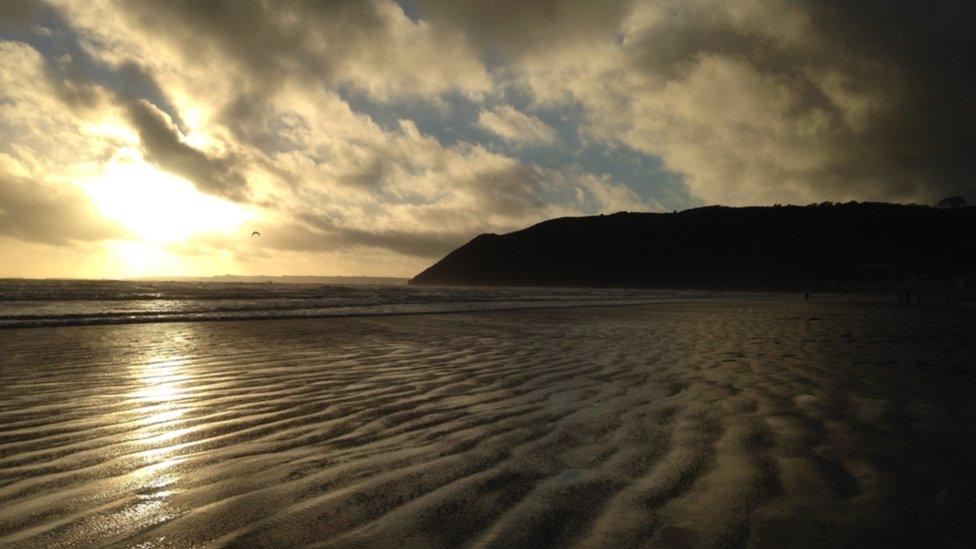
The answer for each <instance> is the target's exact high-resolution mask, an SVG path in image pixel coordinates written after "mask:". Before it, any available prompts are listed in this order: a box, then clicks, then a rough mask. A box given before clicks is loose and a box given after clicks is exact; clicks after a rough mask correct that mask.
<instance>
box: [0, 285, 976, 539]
mask: <svg viewBox="0 0 976 549" xmlns="http://www.w3.org/2000/svg"><path fill="white" fill-rule="evenodd" d="M973 313H974V310H973V309H972V308H965V307H961V306H953V305H938V304H923V305H914V304H913V305H912V306H905V305H904V304H899V303H897V302H894V300H890V301H885V300H882V299H877V298H872V299H867V298H858V297H856V296H855V297H834V298H820V297H819V296H814V299H812V300H811V301H809V302H807V301H804V300H803V298H802V296H799V297H798V296H795V295H793V296H787V295H783V296H766V297H756V298H741V299H724V298H710V299H699V300H689V301H680V300H678V301H673V302H663V303H653V304H645V305H641V304H633V305H626V306H614V307H610V306H606V307H566V308H537V309H531V310H509V311H504V310H503V311H481V312H460V313H458V312H451V313H445V314H411V315H397V314H393V315H387V316H370V315H365V316H355V317H337V318H292V319H275V320H250V321H241V320H226V321H221V322H140V323H120V324H111V325H88V326H60V327H58V326H55V327H35V328H15V329H6V330H0V374H2V385H0V546H10V547H41V546H46V547H78V546H93V545H118V546H138V547H186V546H212V545H232V546H241V547H257V546H299V545H321V546H330V547H331V546H334V547H346V546H364V547H391V546H397V547H455V546H463V545H477V546H497V547H537V546H547V545H554V546H583V547H631V546H638V547H640V546H650V547H744V546H748V547H787V546H789V547H796V546H810V547H838V546H856V547H865V546H878V547H890V546H925V547H952V546H974V545H976V528H974V527H973V524H972V518H973V517H974V516H976V500H974V499H973V497H972V494H973V493H974V490H976V429H974V427H973V425H974V420H976V399H974V398H973V395H974V392H976V337H974V336H976V314H973Z"/></svg>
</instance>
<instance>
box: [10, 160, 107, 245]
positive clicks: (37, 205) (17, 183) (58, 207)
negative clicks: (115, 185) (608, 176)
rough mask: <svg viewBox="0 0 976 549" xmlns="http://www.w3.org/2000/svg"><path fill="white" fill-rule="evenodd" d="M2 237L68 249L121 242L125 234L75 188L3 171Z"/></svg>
mask: <svg viewBox="0 0 976 549" xmlns="http://www.w3.org/2000/svg"><path fill="white" fill-rule="evenodd" d="M0 235H4V236H9V237H13V238H16V239H19V240H25V241H28V242H38V243H42V244H52V245H67V244H71V243H72V242H76V241H94V240H102V239H107V238H120V237H124V236H125V232H124V231H123V230H122V229H121V228H120V227H117V226H115V225H113V224H112V223H109V222H108V221H106V220H104V219H103V218H102V217H101V216H100V215H99V214H98V213H97V211H96V210H95V209H94V207H93V205H92V204H91V202H90V200H89V199H88V197H87V196H85V195H84V193H82V192H81V191H79V190H77V189H75V188H73V187H71V186H64V185H45V184H42V183H38V182H36V181H33V180H30V179H26V178H22V177H17V176H15V175H12V174H10V173H7V172H3V171H0Z"/></svg>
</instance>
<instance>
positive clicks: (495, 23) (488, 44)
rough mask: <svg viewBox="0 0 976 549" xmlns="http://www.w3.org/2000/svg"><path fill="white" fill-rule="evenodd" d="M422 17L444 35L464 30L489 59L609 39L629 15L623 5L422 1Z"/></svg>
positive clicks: (618, 1)
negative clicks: (443, 30)
mask: <svg viewBox="0 0 976 549" xmlns="http://www.w3.org/2000/svg"><path fill="white" fill-rule="evenodd" d="M414 3H415V4H416V5H417V8H418V13H419V15H420V16H421V17H423V18H427V19H429V20H430V21H431V22H432V23H433V24H434V25H437V26H438V27H440V28H443V29H450V28H461V29H463V32H464V34H465V36H467V37H468V39H469V40H470V41H471V42H472V43H473V44H474V45H476V46H478V47H479V48H481V49H482V51H483V52H484V53H485V54H486V55H485V57H486V60H487V61H492V60H494V59H493V58H494V56H495V55H503V56H508V57H518V56H519V55H521V53H523V52H525V51H526V50H531V49H534V48H539V47H560V45H565V44H567V43H569V42H574V41H582V40H587V39H591V38H594V37H603V36H606V35H607V34H609V35H610V36H614V35H615V34H616V33H617V32H618V31H619V29H620V26H621V23H622V21H623V18H624V17H625V16H626V15H627V13H628V11H629V4H630V3H629V2H626V1H622V0H604V1H600V2H592V1H575V2H573V1H565V0H537V1H532V2H525V1H522V0H499V1H494V2H484V1H479V0H416V1H415V2H414Z"/></svg>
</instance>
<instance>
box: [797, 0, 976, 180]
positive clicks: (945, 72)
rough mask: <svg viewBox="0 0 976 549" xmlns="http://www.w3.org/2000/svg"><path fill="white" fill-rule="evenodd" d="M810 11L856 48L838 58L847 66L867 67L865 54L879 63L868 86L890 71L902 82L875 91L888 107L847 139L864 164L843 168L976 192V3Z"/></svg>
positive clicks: (835, 39)
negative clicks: (974, 60)
mask: <svg viewBox="0 0 976 549" xmlns="http://www.w3.org/2000/svg"><path fill="white" fill-rule="evenodd" d="M813 13H814V19H813V20H814V22H815V24H816V25H817V27H818V29H820V30H821V32H823V33H824V35H825V36H828V37H829V38H830V40H831V42H832V43H834V44H836V45H837V47H838V49H844V50H847V51H852V52H858V53H859V55H858V56H857V57H855V58H853V59H845V58H844V57H841V58H840V59H841V60H842V61H844V60H846V61H847V62H848V63H849V64H850V66H848V67H847V70H850V71H852V72H853V71H857V70H859V69H862V68H864V65H865V63H864V61H865V60H866V61H868V62H871V63H872V64H873V66H874V67H878V68H876V69H875V70H873V71H872V70H870V69H868V70H867V71H865V79H866V80H867V82H866V84H867V85H871V84H875V85H877V86H878V87H881V86H883V85H884V84H885V82H886V80H888V78H886V76H887V75H886V74H884V73H885V71H891V72H893V73H894V75H895V76H896V77H898V79H899V81H900V84H901V86H900V88H896V89H894V90H891V89H888V90H885V89H878V90H877V93H879V94H887V97H889V98H890V100H891V101H892V104H891V107H890V108H889V109H887V110H886V111H885V112H882V113H879V116H877V117H875V118H874V119H873V120H872V123H871V125H870V126H869V127H868V129H867V131H865V132H864V133H863V135H861V136H859V137H860V138H861V139H862V141H861V142H860V143H857V142H852V143H850V144H851V145H853V146H857V149H856V150H857V151H858V152H859V153H861V154H860V158H863V159H864V163H863V164H860V165H858V164H856V163H855V164H853V165H850V166H841V169H842V170H843V169H845V168H846V169H850V170H852V171H855V170H858V169H862V170H864V169H866V170H869V171H873V172H874V173H877V174H881V175H882V176H887V177H886V179H887V180H888V181H889V182H890V183H892V184H895V185H899V184H900V185H903V186H905V187H908V188H911V187H914V186H921V187H923V188H924V189H925V190H927V191H928V192H927V194H928V195H929V196H930V197H931V198H933V199H935V198H938V197H939V196H945V195H950V194H966V195H968V196H970V197H972V198H976V71H973V70H972V52H973V51H976V7H974V6H973V4H972V3H971V2H961V1H925V2H908V1H900V2H881V1H870V2H835V1H825V2H823V3H820V4H817V5H815V6H814V10H813ZM879 72H880V73H881V74H879ZM872 80H874V82H872ZM841 175H843V172H842V174H841ZM882 184H884V183H882ZM898 190H899V189H897V188H896V189H895V191H896V192H897V191H898Z"/></svg>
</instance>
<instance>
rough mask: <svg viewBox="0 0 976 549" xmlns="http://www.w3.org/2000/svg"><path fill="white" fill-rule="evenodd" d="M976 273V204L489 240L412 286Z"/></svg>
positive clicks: (803, 284)
mask: <svg viewBox="0 0 976 549" xmlns="http://www.w3.org/2000/svg"><path fill="white" fill-rule="evenodd" d="M974 272H976V207H966V208H955V209H938V208H930V207H927V206H903V205H893V204H877V203H868V204H856V203H849V204H837V205H815V206H802V207H801V206H784V207H778V206H777V207H749V208H726V207H718V206H713V207H707V208H698V209H694V210H686V211H683V212H679V213H673V214H659V213H618V214H614V215H606V216H594V217H578V218H561V219H553V220H550V221H545V222H543V223H539V224H538V225H534V226H532V227H529V228H527V229H524V230H521V231H517V232H513V233H509V234H505V235H494V234H483V235H480V236H478V237H477V238H475V239H473V240H471V241H470V242H468V243H467V244H465V245H464V246H461V247H460V248H458V249H456V250H454V251H453V252H451V253H450V254H448V255H447V256H446V257H444V258H443V259H442V260H440V261H439V262H437V263H436V264H434V265H433V266H431V267H430V268H428V269H427V270H425V271H424V272H422V273H420V274H418V275H417V276H416V277H414V278H413V279H412V280H411V281H410V282H411V284H429V285H497V286H597V287H600V286H615V287H671V288H690V287H700V288H743V289H746V288H754V289H817V288H825V287H841V286H853V287H864V286H877V285H896V284H906V283H913V284H915V283H921V282H919V281H926V280H929V281H939V282H940V283H942V284H953V285H958V284H960V283H965V281H966V280H967V277H971V276H972V274H973V273H974Z"/></svg>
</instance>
